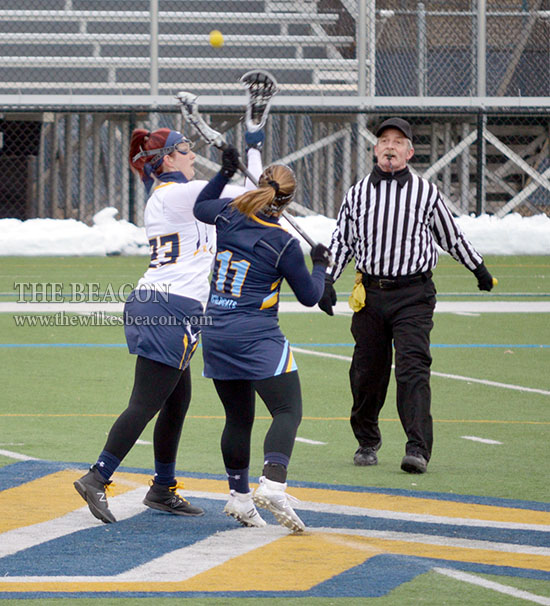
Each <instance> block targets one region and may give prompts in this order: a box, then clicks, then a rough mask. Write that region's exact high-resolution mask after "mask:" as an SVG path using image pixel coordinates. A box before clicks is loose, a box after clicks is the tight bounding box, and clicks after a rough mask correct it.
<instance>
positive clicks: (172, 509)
mask: <svg viewBox="0 0 550 606" xmlns="http://www.w3.org/2000/svg"><path fill="white" fill-rule="evenodd" d="M178 488H183V484H181V483H178V482H175V483H174V484H172V486H166V485H164V484H156V483H155V482H154V481H153V482H151V488H149V492H148V493H147V494H146V495H145V498H144V499H143V504H144V505H147V507H150V508H151V509H156V510H157V511H166V512H167V513H173V514H175V515H177V516H202V515H204V509H201V508H200V507H195V506H194V505H191V503H189V501H188V500H187V499H184V498H183V497H180V495H179V494H178V493H177V492H176V491H177V490H178Z"/></svg>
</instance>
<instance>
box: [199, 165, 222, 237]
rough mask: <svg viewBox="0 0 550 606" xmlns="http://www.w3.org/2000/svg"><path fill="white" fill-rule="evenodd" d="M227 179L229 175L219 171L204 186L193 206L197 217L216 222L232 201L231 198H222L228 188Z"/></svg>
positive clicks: (212, 222)
mask: <svg viewBox="0 0 550 606" xmlns="http://www.w3.org/2000/svg"><path fill="white" fill-rule="evenodd" d="M227 181H228V179H227V177H224V176H223V175H222V174H221V173H218V174H217V175H215V176H214V177H213V178H212V179H210V181H209V182H208V183H207V184H206V185H205V186H204V187H203V189H202V191H201V192H200V193H199V194H198V196H197V199H196V201H195V206H194V207H193V214H194V215H195V218H197V219H198V220H199V221H202V222H203V223H210V224H212V225H213V224H214V223H215V222H216V217H217V216H218V215H219V214H220V212H221V211H222V210H223V209H224V208H225V207H226V206H227V204H228V203H229V202H230V199H229V198H221V199H220V196H221V195H222V191H224V189H227V188H226V187H225V186H226V184H227Z"/></svg>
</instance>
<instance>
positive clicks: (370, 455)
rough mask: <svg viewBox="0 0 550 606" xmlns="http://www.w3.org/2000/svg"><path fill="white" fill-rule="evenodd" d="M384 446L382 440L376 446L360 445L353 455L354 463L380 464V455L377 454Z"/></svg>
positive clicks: (363, 464) (361, 464) (364, 464)
mask: <svg viewBox="0 0 550 606" xmlns="http://www.w3.org/2000/svg"><path fill="white" fill-rule="evenodd" d="M380 446H382V440H380V442H378V444H375V445H374V446H359V448H358V449H357V450H356V451H355V454H354V455H353V464H354V465H358V466H359V467H366V466H367V465H378V455H377V454H376V453H377V452H378V451H379V450H380Z"/></svg>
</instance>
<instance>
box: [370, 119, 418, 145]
mask: <svg viewBox="0 0 550 606" xmlns="http://www.w3.org/2000/svg"><path fill="white" fill-rule="evenodd" d="M387 128H397V130H400V131H401V132H402V133H403V134H404V135H405V137H407V139H410V140H411V141H412V138H413V135H412V129H411V125H410V124H409V123H408V122H407V121H406V120H403V118H389V119H388V120H385V121H384V122H382V124H381V125H380V126H379V127H378V130H377V131H376V136H377V137H379V136H380V135H381V134H382V133H383V132H384V131H385V130H386V129H387Z"/></svg>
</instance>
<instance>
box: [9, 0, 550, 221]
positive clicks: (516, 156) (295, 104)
mask: <svg viewBox="0 0 550 606" xmlns="http://www.w3.org/2000/svg"><path fill="white" fill-rule="evenodd" d="M213 29H218V30H220V31H222V33H223V36H224V44H223V45H222V46H221V47H217V48H214V47H212V46H211V45H210V43H209V32H210V31H211V30H213ZM0 34H1V36H2V57H1V59H0V165H1V167H2V169H3V175H4V178H3V179H2V180H1V182H0V217H1V218H4V217H14V218H19V219H27V218H32V217H54V218H75V219H79V220H82V221H86V222H90V221H91V218H92V216H93V214H94V213H95V212H97V211H98V210H100V209H101V208H104V207H105V206H116V207H117V208H118V209H119V211H120V215H119V216H120V217H121V218H125V219H129V220H131V221H134V222H136V223H138V224H139V223H141V217H142V210H143V203H144V199H143V191H142V188H141V186H140V184H139V183H136V180H135V178H134V177H133V175H131V174H130V172H129V170H128V169H127V152H128V141H129V137H130V133H131V131H132V129H133V128H135V127H136V126H140V125H146V126H148V127H154V126H169V127H171V128H178V129H186V126H185V124H183V123H182V120H181V117H180V115H179V113H178V108H177V105H176V102H175V100H174V95H175V94H176V93H177V92H178V91H180V90H188V91H191V92H193V93H195V94H198V95H200V97H199V101H200V103H201V106H202V105H203V100H205V102H204V111H205V112H207V113H208V115H209V119H210V120H211V121H212V124H213V125H214V126H215V127H216V128H218V129H219V130H222V131H227V137H228V139H229V140H230V141H232V142H234V143H236V144H237V145H238V146H240V147H241V149H242V146H243V130H242V124H241V122H240V118H241V116H242V113H243V111H244V103H245V101H244V90H243V87H242V85H241V84H240V82H239V79H240V77H241V75H242V74H243V73H244V72H246V71H248V70H250V69H256V68H259V69H267V70H269V71H270V72H271V73H272V74H273V75H274V76H275V77H276V78H277V80H278V82H279V85H280V93H279V95H277V97H275V99H274V103H273V109H272V116H271V118H270V121H269V122H268V127H267V145H266V149H265V153H264V162H265V163H269V162H270V161H271V160H276V159H277V160H279V159H282V160H285V161H287V162H288V163H290V164H291V165H292V166H293V167H294V168H295V170H296V172H297V174H298V177H299V184H300V191H299V202H300V205H298V206H297V207H296V208H297V209H298V212H302V213H307V212H319V213H322V214H326V215H327V216H335V214H336V213H337V211H338V208H339V205H340V202H341V199H342V196H343V193H344V192H345V190H346V189H347V187H349V186H350V185H351V184H352V183H353V182H355V181H356V180H357V179H359V178H361V177H362V176H363V175H364V174H366V172H367V171H368V170H370V168H371V166H372V163H373V161H374V158H373V152H372V149H373V144H374V142H375V139H374V135H373V132H374V130H375V127H376V124H377V123H379V122H380V121H381V120H382V119H384V118H386V117H388V116H390V115H400V116H402V117H405V118H406V119H408V120H409V121H410V122H411V124H412V125H413V129H414V133H415V141H414V145H415V151H416V153H415V157H414V158H413V161H412V167H413V168H414V169H415V170H416V171H417V172H418V173H420V174H424V175H425V176H427V177H429V178H430V179H432V180H434V181H436V182H437V183H438V185H439V186H440V189H441V191H442V192H443V195H444V196H445V198H446V200H447V202H448V203H449V205H450V206H451V208H452V210H453V212H455V213H456V214H461V213H471V212H474V213H480V212H488V213H492V214H496V215H499V216H502V215H503V214H506V213H507V212H512V211H513V212H521V213H522V214H536V213H540V212H543V213H546V214H550V149H549V140H550V103H549V102H548V98H549V97H550V0H500V1H496V0H424V2H418V1H417V0H376V1H375V0H366V1H365V2H363V3H361V2H358V1H357V0H294V1H292V2H291V1H288V0H224V2H222V3H221V2H214V1H212V0H196V1H194V2H193V3H189V2H185V1H184V0H131V1H129V0H128V1H127V0H94V2H89V1H87V0H19V2H18V3H17V8H14V6H13V4H12V3H11V2H7V0H0ZM474 100H477V101H476V102H474ZM189 134H191V133H189ZM198 152H199V156H198V158H197V163H196V164H197V167H198V168H199V171H198V172H199V174H198V177H205V178H208V177H209V176H211V175H212V174H213V173H214V171H215V170H216V162H217V160H218V156H217V152H216V151H215V150H209V149H206V148H202V149H201V148H200V147H199V150H198Z"/></svg>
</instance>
